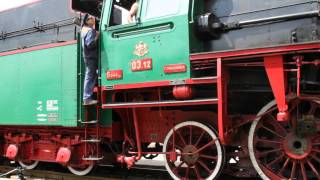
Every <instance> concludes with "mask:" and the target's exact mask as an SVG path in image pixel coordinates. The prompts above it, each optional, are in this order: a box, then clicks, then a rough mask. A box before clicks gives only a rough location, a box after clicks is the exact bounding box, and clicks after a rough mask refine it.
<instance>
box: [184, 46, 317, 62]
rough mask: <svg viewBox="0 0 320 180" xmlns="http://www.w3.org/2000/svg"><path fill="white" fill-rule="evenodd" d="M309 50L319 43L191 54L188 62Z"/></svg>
mask: <svg viewBox="0 0 320 180" xmlns="http://www.w3.org/2000/svg"><path fill="white" fill-rule="evenodd" d="M310 49H318V50H320V43H311V44H295V45H286V46H277V47H265V48H257V49H245V50H235V51H223V52H212V53H201V54H192V55H191V56H190V60H191V61H196V60H204V59H217V58H234V59H235V58H239V57H246V56H252V55H262V54H276V53H286V52H290V51H302V50H310Z"/></svg>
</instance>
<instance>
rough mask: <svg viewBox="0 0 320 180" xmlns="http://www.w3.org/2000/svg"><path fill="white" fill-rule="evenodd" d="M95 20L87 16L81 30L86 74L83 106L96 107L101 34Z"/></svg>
mask: <svg viewBox="0 0 320 180" xmlns="http://www.w3.org/2000/svg"><path fill="white" fill-rule="evenodd" d="M94 25H95V18H94V17H93V16H90V15H88V14H87V15H85V17H84V19H83V26H82V29H81V40H82V48H83V58H84V63H85V67H86V73H85V78H84V85H83V105H85V106H87V105H94V104H97V103H98V101H97V100H94V99H92V94H93V88H94V86H95V84H96V80H97V76H98V75H97V69H98V38H99V35H100V33H99V32H98V31H96V30H95V29H94Z"/></svg>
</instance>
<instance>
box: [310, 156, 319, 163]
mask: <svg viewBox="0 0 320 180" xmlns="http://www.w3.org/2000/svg"><path fill="white" fill-rule="evenodd" d="M310 157H311V158H312V159H314V160H316V161H317V162H318V163H319V164H320V159H319V158H318V157H316V156H314V155H310Z"/></svg>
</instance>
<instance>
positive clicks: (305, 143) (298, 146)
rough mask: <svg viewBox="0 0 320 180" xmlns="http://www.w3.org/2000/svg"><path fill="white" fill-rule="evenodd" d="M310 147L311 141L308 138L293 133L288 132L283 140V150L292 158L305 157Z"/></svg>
mask: <svg viewBox="0 0 320 180" xmlns="http://www.w3.org/2000/svg"><path fill="white" fill-rule="evenodd" d="M311 148H312V143H311V141H310V140H309V139H308V138H301V137H298V136H296V135H294V134H289V135H288V136H287V137H286V138H285V140H284V151H285V153H286V155H287V156H289V157H290V158H292V159H297V160H299V159H304V158H306V157H307V156H308V155H309V154H310V152H311Z"/></svg>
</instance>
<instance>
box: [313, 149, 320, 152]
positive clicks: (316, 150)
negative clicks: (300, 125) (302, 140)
mask: <svg viewBox="0 0 320 180" xmlns="http://www.w3.org/2000/svg"><path fill="white" fill-rule="evenodd" d="M312 151H313V152H316V153H320V149H312Z"/></svg>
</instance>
